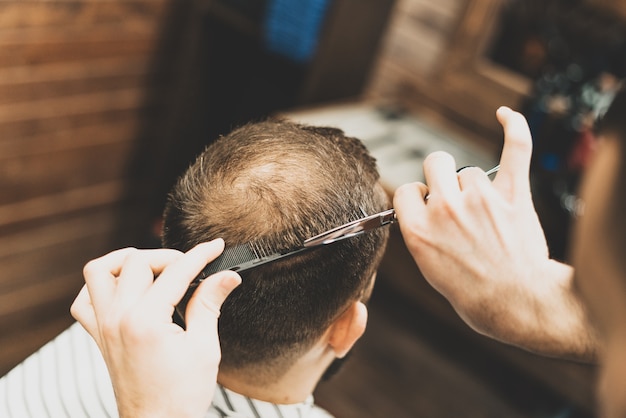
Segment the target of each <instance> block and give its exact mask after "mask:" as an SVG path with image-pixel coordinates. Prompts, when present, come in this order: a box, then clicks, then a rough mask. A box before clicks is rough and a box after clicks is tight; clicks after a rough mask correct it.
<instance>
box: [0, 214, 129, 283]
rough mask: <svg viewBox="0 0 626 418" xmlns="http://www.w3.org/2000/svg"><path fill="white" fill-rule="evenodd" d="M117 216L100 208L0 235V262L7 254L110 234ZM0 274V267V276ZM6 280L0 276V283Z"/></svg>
mask: <svg viewBox="0 0 626 418" xmlns="http://www.w3.org/2000/svg"><path fill="white" fill-rule="evenodd" d="M118 216H119V214H118V213H117V212H116V211H114V210H111V208H103V209H99V210H94V211H91V212H88V213H86V214H82V215H73V216H71V217H67V218H65V219H60V220H57V221H55V222H51V221H48V223H44V224H43V225H37V227H36V228H33V227H30V228H28V229H24V230H18V231H14V232H11V233H4V234H0V264H2V263H3V262H4V259H5V258H8V257H15V256H18V255H19V254H23V253H30V252H37V251H44V250H45V249H47V248H49V247H52V246H55V245H64V244H65V243H67V242H71V241H77V240H81V239H87V238H92V237H94V236H103V235H105V234H107V233H112V232H113V231H115V227H116V225H117V221H118V218H117V217H118ZM2 274H3V273H2V271H1V270H0V275H2ZM5 280H6V278H5V277H4V276H0V283H2V282H4V281H5Z"/></svg>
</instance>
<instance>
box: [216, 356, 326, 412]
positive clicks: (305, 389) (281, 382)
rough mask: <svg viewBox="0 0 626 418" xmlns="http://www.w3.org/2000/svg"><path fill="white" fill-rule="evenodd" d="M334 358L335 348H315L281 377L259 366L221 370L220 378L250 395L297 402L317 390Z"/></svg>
mask: <svg viewBox="0 0 626 418" xmlns="http://www.w3.org/2000/svg"><path fill="white" fill-rule="evenodd" d="M322 351H323V353H322ZM333 359H334V353H333V352H332V350H328V349H326V350H320V351H318V352H316V349H315V348H314V349H313V350H312V351H311V352H309V353H307V354H306V355H305V356H303V357H302V358H300V359H299V360H298V361H297V362H296V364H294V365H293V366H292V367H291V368H290V369H289V370H288V371H287V373H285V374H284V375H283V376H281V377H280V378H278V379H265V378H264V373H260V372H259V371H258V370H254V369H244V370H238V371H236V372H225V371H221V370H220V372H219V373H218V376H217V381H218V383H219V384H221V385H222V386H224V387H225V388H228V389H230V390H232V391H233V392H237V393H239V394H241V395H244V396H247V397H249V398H253V399H257V400H260V401H265V402H271V403H275V404H294V403H299V402H304V401H305V400H306V399H307V398H308V397H309V396H310V395H311V394H312V393H313V390H315V387H316V386H317V383H318V382H319V380H320V378H321V376H322V374H323V373H324V371H325V370H326V369H327V368H328V366H329V365H330V363H331V362H332V360H333Z"/></svg>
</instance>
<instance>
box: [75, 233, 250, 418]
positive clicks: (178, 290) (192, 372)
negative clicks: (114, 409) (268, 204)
mask: <svg viewBox="0 0 626 418" xmlns="http://www.w3.org/2000/svg"><path fill="white" fill-rule="evenodd" d="M223 249H224V241H223V240H221V239H219V240H215V241H212V242H210V243H204V244H200V245H198V246H196V247H195V248H193V249H191V250H190V251H188V252H187V253H181V252H180V251H176V250H169V249H157V250H137V249H133V248H127V249H123V250H118V251H113V252H111V253H109V254H107V255H105V256H103V257H101V258H98V259H95V260H92V261H90V262H89V263H87V265H86V266H85V269H84V276H85V282H86V285H85V286H84V287H83V289H82V290H81V292H80V293H79V294H78V296H77V297H76V300H75V301H74V303H73V305H72V308H71V312H72V315H73V316H74V317H75V318H76V319H77V320H78V321H79V322H80V323H81V324H82V325H83V327H85V329H86V330H87V331H88V332H89V333H90V334H91V336H92V337H93V338H94V339H95V341H96V343H97V344H98V346H99V348H100V350H101V351H102V354H103V357H104V360H105V362H106V364H107V367H108V369H109V374H110V375H111V381H112V383H113V389H114V391H115V396H116V400H117V404H118V409H119V412H120V416H121V417H134V418H135V417H202V416H204V414H205V413H206V411H207V410H208V408H209V406H210V403H211V400H212V398H213V392H214V390H215V385H216V379H217V370H218V366H219V362H220V358H221V352H220V346H219V341H218V335H217V318H218V316H219V312H220V307H221V306H222V303H223V302H224V300H225V299H226V297H227V296H228V294H230V292H231V291H232V290H233V289H234V288H235V287H236V286H237V285H238V284H239V283H240V281H241V279H240V277H239V276H238V275H237V274H236V273H234V272H232V271H225V272H220V273H217V274H214V275H213V276H211V277H209V278H207V279H206V280H204V281H203V282H202V284H201V285H200V286H199V287H198V289H197V290H196V292H195V293H194V295H193V297H192V298H191V300H190V302H189V304H188V306H187V311H186V330H183V329H182V328H181V327H179V326H178V325H176V324H174V323H173V322H172V314H173V312H174V307H175V306H176V305H177V303H178V302H179V301H180V299H181V298H182V297H183V295H184V294H185V291H186V290H187V287H188V286H189V284H190V282H191V281H192V280H193V279H194V277H195V276H196V275H197V274H198V273H199V272H200V270H202V268H203V267H204V266H205V265H206V264H207V263H208V262H209V261H211V260H213V259H215V258H216V257H217V256H219V255H220V254H221V253H222V251H223ZM155 276H158V278H157V279H156V280H154V277H155Z"/></svg>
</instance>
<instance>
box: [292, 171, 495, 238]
mask: <svg viewBox="0 0 626 418" xmlns="http://www.w3.org/2000/svg"><path fill="white" fill-rule="evenodd" d="M468 167H471V166H465V167H461V168H459V169H458V170H457V171H456V172H457V173H458V172H460V171H461V170H463V169H464V168H468ZM499 169H500V165H496V166H495V167H493V168H492V169H490V170H487V171H485V174H486V175H488V176H489V175H491V174H494V173H496V172H497V171H498V170H499ZM424 199H425V200H428V195H426V197H425V198H424ZM396 220H397V218H396V211H395V209H393V208H391V209H387V210H384V211H382V212H378V213H375V214H373V215H366V216H365V217H363V218H360V219H357V220H356V221H352V222H348V223H347V224H343V225H341V226H338V227H336V228H333V229H330V230H328V231H326V232H322V233H321V234H319V235H316V236H314V237H311V238H309V239H307V240H306V241H304V244H303V246H304V247H305V248H310V247H317V246H319V245H326V244H332V243H333V242H337V241H341V240H343V239H346V238H352V237H355V236H357V235H360V234H362V233H364V232H366V231H371V230H373V229H376V228H380V227H381V226H385V225H388V224H390V223H393V222H396Z"/></svg>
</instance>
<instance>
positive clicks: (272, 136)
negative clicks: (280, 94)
mask: <svg viewBox="0 0 626 418" xmlns="http://www.w3.org/2000/svg"><path fill="white" fill-rule="evenodd" d="M388 205H389V199H388V196H387V194H386V193H385V191H384V190H383V188H382V186H381V185H380V183H379V174H378V171H377V168H376V163H375V160H374V158H373V157H372V156H371V155H370V154H369V153H368V151H367V149H366V148H365V146H364V145H363V144H362V143H361V142H360V141H359V140H358V139H355V138H350V137H347V136H345V135H344V133H343V132H342V131H341V130H339V129H334V128H325V127H312V126H305V125H300V124H296V123H292V122H288V121H284V120H283V121H264V122H259V123H251V124H248V125H245V126H243V127H241V128H239V129H236V130H234V131H233V132H232V133H230V134H229V135H227V136H224V137H222V138H220V139H218V140H217V141H216V142H215V143H213V144H211V145H210V146H209V147H207V148H206V150H205V151H204V152H203V153H202V154H201V155H200V156H199V157H198V158H197V160H196V161H195V163H194V164H193V165H192V166H191V167H189V169H188V170H187V172H186V173H185V174H184V175H183V176H182V177H181V178H180V179H179V181H178V182H177V184H176V185H175V187H174V188H173V190H172V192H171V194H170V196H169V199H168V202H167V205H166V209H165V213H164V231H163V243H164V245H165V246H167V247H170V248H177V249H180V250H182V251H186V250H188V249H190V248H191V247H193V246H194V245H196V244H198V243H200V242H203V241H207V240H210V239H214V238H218V237H222V238H224V240H225V241H226V245H227V246H233V245H238V244H242V243H246V242H249V241H259V240H262V241H263V242H264V243H266V244H267V245H269V246H271V247H272V248H275V249H285V248H290V247H295V246H298V245H300V244H302V242H303V241H304V240H305V239H306V238H310V237H312V236H314V235H317V234H319V233H321V232H324V231H326V230H328V229H331V228H333V227H336V226H338V225H341V224H343V223H346V222H349V221H352V220H354V219H356V218H358V217H361V216H363V214H362V212H366V213H368V214H371V213H375V212H378V211H381V210H384V209H387V208H388ZM387 237H388V231H387V229H386V228H379V229H378V230H376V231H373V232H370V233H366V234H363V235H361V236H359V237H356V238H352V239H348V240H344V241H342V242H338V243H335V244H332V245H330V246H327V247H325V248H321V249H316V250H313V251H310V252H305V253H302V254H299V255H296V256H294V257H291V258H288V259H285V260H281V261H279V262H275V263H270V264H268V265H265V266H263V267H259V268H257V269H255V270H251V271H249V272H244V273H242V276H243V282H242V284H241V286H239V287H238V288H237V289H236V290H235V291H234V292H233V293H232V294H231V296H229V298H228V299H227V300H226V302H225V303H224V305H223V307H222V315H221V317H220V321H219V334H220V341H221V344H222V352H223V354H222V364H221V366H220V367H221V368H222V369H223V370H225V369H231V370H237V369H242V368H245V367H257V368H259V367H261V368H265V369H266V370H268V371H270V373H275V375H276V376H278V375H280V374H281V373H282V372H283V371H286V370H287V368H288V367H289V366H290V365H291V364H292V362H293V361H294V360H295V359H296V358H297V357H298V356H299V355H300V354H301V353H302V352H303V351H304V350H306V349H308V348H309V347H310V345H311V344H312V343H314V342H315V341H316V340H317V339H318V338H319V337H321V335H322V334H323V332H324V331H325V330H326V328H327V327H328V326H329V325H330V324H331V322H332V321H333V320H334V319H335V318H336V317H337V316H338V315H339V314H340V313H341V312H342V310H343V309H345V308H346V307H347V306H348V304H349V303H350V302H351V301H356V300H359V298H360V297H361V296H362V295H363V293H364V292H365V291H366V289H367V288H368V286H369V285H370V283H371V277H372V276H373V274H374V273H375V270H376V269H377V267H378V264H379V263H380V260H381V258H382V254H383V252H384V247H385V244H386V240H387Z"/></svg>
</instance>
